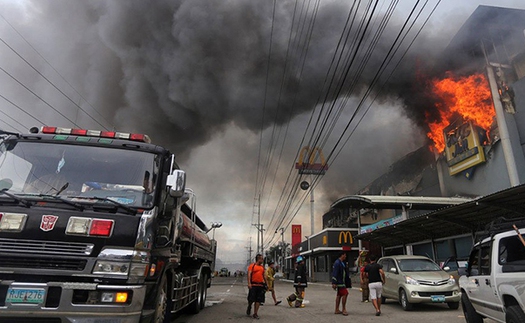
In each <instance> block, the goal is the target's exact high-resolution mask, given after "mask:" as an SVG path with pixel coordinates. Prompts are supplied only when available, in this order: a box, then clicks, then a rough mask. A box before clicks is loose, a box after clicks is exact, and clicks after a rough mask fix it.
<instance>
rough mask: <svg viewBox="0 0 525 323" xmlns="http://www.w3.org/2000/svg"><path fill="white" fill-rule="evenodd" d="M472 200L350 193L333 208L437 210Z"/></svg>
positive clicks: (334, 204) (332, 206)
mask: <svg viewBox="0 0 525 323" xmlns="http://www.w3.org/2000/svg"><path fill="white" fill-rule="evenodd" d="M471 200H472V199H467V198H460V197H428V196H388V195H350V196H345V197H342V198H340V199H338V200H337V201H335V202H334V203H332V205H331V208H338V209H340V208H356V209H362V208H366V209H402V208H403V207H408V208H413V209H416V210H436V209H439V208H442V207H444V206H449V205H455V204H460V203H464V202H467V201H471Z"/></svg>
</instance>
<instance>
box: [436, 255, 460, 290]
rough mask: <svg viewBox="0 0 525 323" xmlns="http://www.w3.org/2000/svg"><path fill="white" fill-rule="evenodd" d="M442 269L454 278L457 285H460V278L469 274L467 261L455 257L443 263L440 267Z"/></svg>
mask: <svg viewBox="0 0 525 323" xmlns="http://www.w3.org/2000/svg"><path fill="white" fill-rule="evenodd" d="M439 266H440V267H441V269H443V270H445V271H446V272H447V273H449V274H450V275H452V276H454V279H455V280H456V284H458V285H459V277H461V276H463V275H465V274H466V273H467V261H466V260H457V259H456V258H455V257H449V258H447V259H446V260H445V261H444V262H443V263H440V265H439Z"/></svg>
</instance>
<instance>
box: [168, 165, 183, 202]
mask: <svg viewBox="0 0 525 323" xmlns="http://www.w3.org/2000/svg"><path fill="white" fill-rule="evenodd" d="M166 186H167V187H168V188H169V190H170V195H171V196H173V197H181V196H182V195H184V189H185V187H186V173H185V172H184V171H183V170H180V169H176V170H174V171H173V174H171V175H168V178H166Z"/></svg>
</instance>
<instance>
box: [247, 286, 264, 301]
mask: <svg viewBox="0 0 525 323" xmlns="http://www.w3.org/2000/svg"><path fill="white" fill-rule="evenodd" d="M265 294H266V289H265V288H264V287H262V286H252V288H250V290H249V291H248V302H250V303H255V302H257V303H264V295H265Z"/></svg>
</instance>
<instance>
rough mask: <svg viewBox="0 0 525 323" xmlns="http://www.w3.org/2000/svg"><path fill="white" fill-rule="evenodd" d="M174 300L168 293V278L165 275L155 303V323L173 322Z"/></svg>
mask: <svg viewBox="0 0 525 323" xmlns="http://www.w3.org/2000/svg"><path fill="white" fill-rule="evenodd" d="M172 304H173V303H172V300H171V297H170V296H169V293H168V278H167V277H166V275H163V276H162V278H161V280H160V283H159V290H158V292H157V299H156V301H155V315H154V317H153V323H169V322H170V321H171V307H172Z"/></svg>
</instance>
